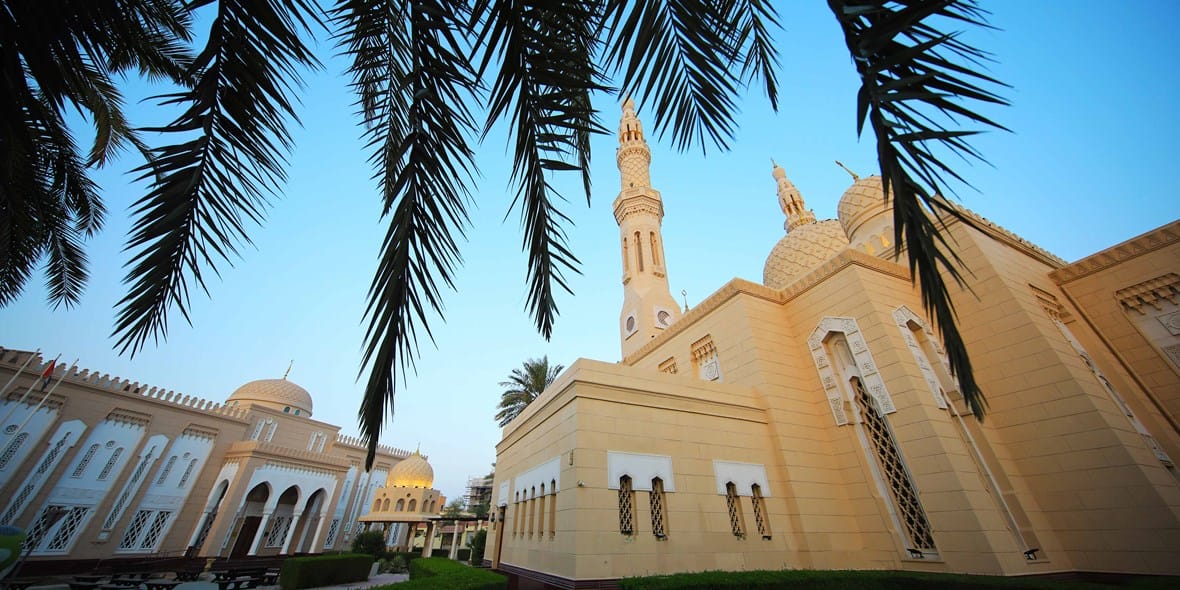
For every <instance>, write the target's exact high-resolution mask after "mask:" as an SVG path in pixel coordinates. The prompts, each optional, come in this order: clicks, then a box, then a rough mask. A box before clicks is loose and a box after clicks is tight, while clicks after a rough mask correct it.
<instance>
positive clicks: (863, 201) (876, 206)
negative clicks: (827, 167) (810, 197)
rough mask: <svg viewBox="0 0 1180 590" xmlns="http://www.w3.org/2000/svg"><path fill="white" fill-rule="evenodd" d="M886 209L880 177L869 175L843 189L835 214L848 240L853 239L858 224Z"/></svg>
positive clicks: (858, 226) (862, 223)
mask: <svg viewBox="0 0 1180 590" xmlns="http://www.w3.org/2000/svg"><path fill="white" fill-rule="evenodd" d="M887 210H888V209H887V208H886V207H885V189H884V187H883V185H882V184H881V177H880V176H869V177H868V178H861V179H860V180H857V181H856V182H854V183H852V186H850V187H848V190H846V191H844V196H842V197H840V204H839V205H838V206H837V207H836V216H837V217H839V219H840V225H842V226H844V233H845V234H847V235H848V238H849V239H850V240H855V238H854V237H853V234H855V233H856V230H857V229H858V228H860V226H862V225H864V223H865V222H866V221H868V220H870V219H872V218H874V217H876V216H878V215H880V214H882V213H885V212H886V211H887Z"/></svg>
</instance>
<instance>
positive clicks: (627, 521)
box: [619, 475, 635, 535]
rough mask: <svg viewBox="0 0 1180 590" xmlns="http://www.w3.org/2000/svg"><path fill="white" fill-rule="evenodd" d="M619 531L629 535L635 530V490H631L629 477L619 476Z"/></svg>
mask: <svg viewBox="0 0 1180 590" xmlns="http://www.w3.org/2000/svg"><path fill="white" fill-rule="evenodd" d="M619 532H620V533H623V534H624V535H630V534H633V533H634V532H635V492H633V491H632V490H631V478H630V477H628V476H626V475H624V476H623V477H621V478H619Z"/></svg>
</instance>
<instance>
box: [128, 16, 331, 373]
mask: <svg viewBox="0 0 1180 590" xmlns="http://www.w3.org/2000/svg"><path fill="white" fill-rule="evenodd" d="M210 1H211V0H204V1H202V2H196V3H195V4H196V5H198V6H200V5H204V4H208V3H210ZM316 10H317V9H316V8H315V6H314V5H313V4H310V3H308V2H305V1H303V0H291V1H288V2H281V1H279V0H223V1H220V2H218V3H217V15H216V16H215V18H214V20H213V25H212V28H211V30H210V34H209V40H208V43H207V44H206V46H205V48H204V49H203V50H202V51H201V53H200V55H198V56H197V58H196V60H195V61H194V63H193V68H194V71H195V72H196V74H195V76H194V78H195V84H194V85H193V86H192V88H190V89H188V90H185V91H183V92H179V93H175V94H171V95H166V96H164V97H163V99H164V102H165V104H174V105H178V106H180V107H182V108H184V112H183V113H182V114H181V115H180V116H179V117H177V118H176V119H175V120H174V121H173V122H172V123H170V124H168V125H166V126H164V127H160V128H153V129H150V131H156V132H160V133H163V134H166V135H168V136H171V137H174V138H176V140H175V141H176V143H173V144H172V145H166V146H163V147H160V148H156V149H154V150H153V152H152V156H153V159H152V161H149V162H148V163H147V164H145V165H144V166H141V167H140V168H139V169H138V171H139V172H141V173H142V174H143V176H142V178H145V179H149V180H151V183H152V184H151V188H150V190H149V192H148V194H147V195H145V196H144V197H142V198H141V199H139V200H138V201H137V202H136V203H135V204H134V205H133V216H134V217H135V221H134V223H133V226H132V229H131V233H130V236H129V238H128V241H127V249H128V250H133V251H137V252H135V254H133V256H132V258H131V260H130V261H129V262H128V266H129V267H130V270H129V271H128V273H127V276H126V278H125V279H124V281H125V282H126V283H128V284H129V286H130V287H129V292H128V294H127V295H126V296H125V297H124V298H123V299H122V300H120V301H119V304H118V305H119V311H118V317H117V319H116V325H115V334H114V335H115V336H116V338H117V344H116V346H118V347H119V348H120V351H121V352H128V351H130V353H131V354H132V355H134V354H135V352H137V351H138V350H140V349H141V348H142V347H143V345H144V344H145V343H146V342H147V340H148V339H149V338H155V339H158V338H159V337H161V336H166V335H167V330H168V320H167V312H168V310H169V309H170V308H175V309H176V310H177V311H179V312H180V313H181V314H182V315H183V316H184V317H185V319H186V320H188V319H189V317H188V305H189V297H190V293H189V291H190V280H191V281H192V282H194V283H195V285H196V286H198V287H200V288H202V289H204V288H205V280H204V276H203V273H204V272H205V271H206V270H211V271H213V272H217V265H218V264H219V263H220V262H232V261H231V256H234V255H236V254H237V248H238V246H239V245H241V244H244V243H249V237H248V236H247V234H246V224H247V223H260V222H261V221H262V218H263V212H264V209H265V207H266V205H267V204H268V195H270V194H272V193H273V190H274V188H275V187H276V186H277V185H278V183H279V182H281V181H282V180H283V179H284V178H285V171H284V165H285V163H286V162H285V156H284V154H285V152H286V151H287V150H289V148H290V134H289V132H288V131H287V129H286V125H287V121H288V120H289V119H293V120H296V121H297V120H298V119H297V118H296V116H295V112H294V108H293V105H292V102H291V99H290V98H289V93H290V92H291V90H292V87H293V86H298V85H300V84H301V80H300V78H299V73H298V71H299V69H301V68H305V67H316V66H318V61H317V60H316V58H315V57H314V56H313V55H312V53H311V52H310V50H309V49H308V48H307V47H306V45H305V44H304V41H303V39H302V38H301V34H304V33H307V32H308V27H309V22H314V21H316V20H317V19H318V14H317V12H316Z"/></svg>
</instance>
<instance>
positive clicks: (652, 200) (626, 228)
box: [614, 98, 680, 357]
mask: <svg viewBox="0 0 1180 590" xmlns="http://www.w3.org/2000/svg"><path fill="white" fill-rule="evenodd" d="M616 159H617V161H618V163H619V176H620V177H621V179H622V185H623V186H622V190H620V191H619V196H618V198H616V199H615V205H614V207H615V221H616V222H618V224H619V237H620V238H621V247H622V249H623V311H622V313H621V314H620V315H619V334H620V336H621V340H622V345H623V356H624V357H626V356H627V355H629V354H631V353H633V352H635V351H636V350H639V348H640V347H642V346H643V345H644V344H646V343H647V342H648V341H650V340H651V339H652V338H655V337H656V334H659V333H660V331H661V330H663V329H664V328H667V327H668V326H670V325H672V322H674V321H676V320H677V319H679V318H680V309H679V308H678V307H677V306H676V300H675V299H673V298H672V293H671V291H669V289H668V271H667V270H666V267H665V261H664V238H663V236H662V235H661V234H660V221H661V220H662V219H663V218H664V202H663V201H662V200H661V199H660V192H659V191H657V190H655V189H653V188H652V187H651V170H650V166H651V149H650V148H648V147H647V141H646V140H644V138H643V124H642V123H640V122H639V118H638V117H636V116H635V101H633V100H631V99H630V98H628V99H627V102H624V103H623V118H622V120H621V121H620V122H619V149H618V152H617V154H616Z"/></svg>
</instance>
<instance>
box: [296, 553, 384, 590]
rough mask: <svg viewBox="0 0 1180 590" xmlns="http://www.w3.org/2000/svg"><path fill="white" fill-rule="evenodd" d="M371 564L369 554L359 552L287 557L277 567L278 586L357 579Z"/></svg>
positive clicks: (366, 574) (308, 585) (312, 585)
mask: <svg viewBox="0 0 1180 590" xmlns="http://www.w3.org/2000/svg"><path fill="white" fill-rule="evenodd" d="M372 567H373V556H372V555H367V554H363V553H343V554H339V555H317V556H313V557H291V558H288V559H286V560H285V561H283V567H282V569H281V570H279V586H281V587H282V588H283V590H299V589H300V588H316V587H319V586H332V585H335V584H347V583H349V582H360V581H364V580H367V579H369V569H371V568H372Z"/></svg>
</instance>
